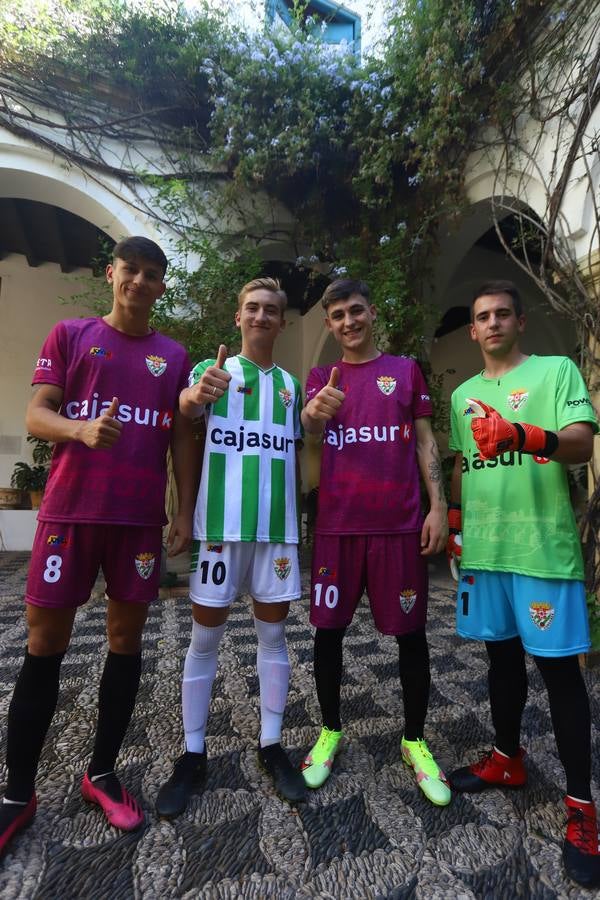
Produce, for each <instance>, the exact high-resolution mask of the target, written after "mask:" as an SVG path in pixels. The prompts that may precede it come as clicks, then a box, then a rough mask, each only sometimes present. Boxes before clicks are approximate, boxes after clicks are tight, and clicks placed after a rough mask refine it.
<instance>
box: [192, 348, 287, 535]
mask: <svg viewBox="0 0 600 900" xmlns="http://www.w3.org/2000/svg"><path fill="white" fill-rule="evenodd" d="M214 364H215V360H214V359H207V360H205V361H204V362H201V363H198V365H197V366H195V368H194V369H193V370H192V373H191V375H190V385H193V384H196V383H197V382H198V381H199V380H200V378H201V376H202V374H203V372H204V371H205V369H206V368H207V367H208V366H211V365H214ZM224 368H225V369H226V370H227V372H229V374H230V375H231V381H230V382H229V388H228V390H227V391H226V392H225V394H224V395H223V396H222V397H221V398H220V399H219V400H218V401H217V402H216V403H214V404H211V405H210V406H207V407H206V410H205V417H206V445H205V449H204V462H203V467H202V478H201V481H200V490H199V492H198V499H197V501H196V510H195V513H194V537H195V538H197V539H199V540H206V541H215V542H221V541H267V542H273V543H285V544H296V543H298V517H297V507H296V441H297V440H299V439H300V438H301V437H302V429H301V425H300V410H301V408H302V396H301V390H300V385H299V382H298V381H297V380H296V379H295V378H294V377H293V376H292V375H289V374H288V372H285V371H284V370H283V369H280V368H279V367H278V366H272V367H271V368H270V369H268V370H263V369H261V368H260V367H259V366H257V365H256V364H255V363H253V362H251V361H250V360H249V359H246V358H245V357H243V356H232V357H230V358H229V359H227V360H226V362H225V366H224Z"/></svg>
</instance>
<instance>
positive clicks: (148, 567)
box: [135, 553, 156, 581]
mask: <svg viewBox="0 0 600 900" xmlns="http://www.w3.org/2000/svg"><path fill="white" fill-rule="evenodd" d="M155 562H156V557H155V556H154V553H138V555H137V556H136V558H135V567H136V569H137V573H138V575H139V576H140V578H143V579H144V580H145V581H147V580H148V579H149V578H150V576H151V575H152V573H153V571H154V563H155Z"/></svg>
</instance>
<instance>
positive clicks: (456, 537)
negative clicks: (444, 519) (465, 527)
mask: <svg viewBox="0 0 600 900" xmlns="http://www.w3.org/2000/svg"><path fill="white" fill-rule="evenodd" d="M448 529H449V532H450V533H449V535H448V542H447V544H446V556H447V557H448V564H449V566H450V572H451V574H452V577H453V578H454V580H455V581H458V566H459V565H460V560H461V556H462V536H461V530H462V514H461V509H460V504H458V503H451V504H450V505H449V507H448Z"/></svg>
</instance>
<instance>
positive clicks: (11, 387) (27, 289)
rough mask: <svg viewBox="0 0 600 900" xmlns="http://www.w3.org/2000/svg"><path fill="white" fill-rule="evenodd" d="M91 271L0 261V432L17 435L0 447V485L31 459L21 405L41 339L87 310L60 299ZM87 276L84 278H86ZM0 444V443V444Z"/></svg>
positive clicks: (83, 284)
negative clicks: (10, 446)
mask: <svg viewBox="0 0 600 900" xmlns="http://www.w3.org/2000/svg"><path fill="white" fill-rule="evenodd" d="M90 278H91V272H90V271H87V270H80V271H79V272H78V273H76V274H73V275H64V274H63V273H62V272H61V271H60V268H59V266H58V265H56V264H54V263H44V264H43V265H41V266H39V267H38V268H35V269H32V268H30V267H29V266H28V265H27V260H26V259H25V257H24V256H18V255H16V254H12V255H10V256H8V257H6V259H3V260H0V390H1V395H2V403H1V405H0V436H2V437H5V438H6V437H16V438H19V439H20V440H21V449H20V451H19V452H17V453H15V454H7V453H2V452H1V451H0V485H2V486H5V487H7V486H8V485H9V484H10V475H11V472H12V470H13V467H14V464H15V463H16V462H17V461H18V460H19V459H25V460H27V461H28V462H29V461H31V454H30V448H29V445H28V444H27V443H26V441H25V438H26V436H27V431H26V428H25V421H24V419H25V408H26V406H27V402H28V399H29V396H30V393H31V387H30V385H31V378H32V375H33V370H34V368H35V364H36V360H37V358H38V356H39V351H40V348H41V346H42V343H43V341H44V339H45V337H46V335H47V334H48V332H49V331H50V329H51V328H52V326H53V325H55V324H56V323H57V322H59V321H60V320H61V319H68V318H78V317H80V316H83V315H89V310H86V308H85V307H84V306H82V305H80V304H74V303H66V304H64V305H63V304H61V303H60V302H59V299H58V298H59V297H64V298H65V299H68V298H70V297H72V296H73V295H74V294H76V293H78V292H81V291H82V290H87V289H88V288H89V284H90V282H89V279H90ZM86 279H88V280H86ZM0 447H1V445H0Z"/></svg>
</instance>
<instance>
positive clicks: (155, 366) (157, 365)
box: [146, 355, 167, 378]
mask: <svg viewBox="0 0 600 900" xmlns="http://www.w3.org/2000/svg"><path fill="white" fill-rule="evenodd" d="M146 365H147V367H148V371H149V372H150V374H151V375H154V377H155V378H158V377H159V376H160V375H162V374H163V372H166V370H167V361H166V359H165V358H164V357H163V356H152V355H151V356H147V357H146Z"/></svg>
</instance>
